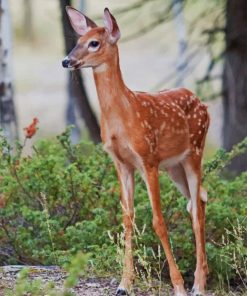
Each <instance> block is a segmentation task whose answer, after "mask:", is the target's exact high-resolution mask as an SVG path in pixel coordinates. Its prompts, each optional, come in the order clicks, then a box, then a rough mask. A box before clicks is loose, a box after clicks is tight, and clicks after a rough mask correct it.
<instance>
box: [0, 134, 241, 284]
mask: <svg viewBox="0 0 247 296" xmlns="http://www.w3.org/2000/svg"><path fill="white" fill-rule="evenodd" d="M69 134H70V129H67V130H66V131H65V132H64V133H63V134H62V135H60V136H58V137H57V139H55V140H42V141H39V142H38V143H37V144H36V145H35V146H34V147H33V149H34V153H33V155H32V156H27V157H23V156H21V153H22V149H23V147H22V145H21V144H20V143H19V144H18V145H17V150H16V151H15V152H13V151H12V148H11V147H10V146H9V144H8V143H7V141H6V140H5V138H4V137H1V140H0V190H1V192H0V193H1V199H2V204H5V206H2V208H1V209H0V264H2V265H4V264H19V263H21V264H45V265H51V264H59V265H62V264H64V263H66V262H68V261H70V259H71V256H73V255H74V254H76V253H77V252H78V251H82V252H84V253H90V254H91V257H90V260H89V263H90V264H89V265H90V266H89V269H90V271H92V272H94V273H95V272H98V273H106V272H108V273H119V272H120V270H121V268H120V265H121V263H120V262H121V260H117V261H116V258H119V256H120V257H121V252H119V249H121V248H122V245H121V239H120V235H119V233H121V232H122V231H123V229H122V226H121V221H122V220H121V208H120V203H119V187H118V182H117V177H116V172H115V169H114V167H113V164H112V162H111V161H110V159H109V158H108V156H107V155H106V154H105V153H104V152H103V150H102V147H101V146H100V145H99V146H94V145H93V144H90V143H79V144H77V145H71V143H70V140H69ZM246 147H247V140H244V141H243V142H242V143H240V144H239V145H238V146H236V147H235V148H234V149H233V151H231V152H230V153H226V152H225V151H223V150H219V151H218V153H217V154H216V155H215V157H214V158H213V159H212V160H210V161H209V162H208V163H206V164H205V169H204V171H205V175H204V186H205V187H206V188H207V189H208V196H209V202H208V205H207V224H206V236H207V237H206V240H207V246H206V247H207V255H208V261H209V269H210V275H209V281H210V282H211V284H214V285H218V286H219V285H220V286H224V285H228V286H231V285H234V286H235V287H236V286H238V287H239V288H241V289H242V288H246V287H245V285H246V282H245V278H246V257H247V256H246V255H247V247H246V241H245V239H246V233H247V232H246V229H247V221H246V213H247V204H246V197H247V173H246V172H245V173H243V174H242V175H240V176H238V177H235V178H231V179H229V178H228V179H227V178H226V177H224V176H222V175H221V174H219V171H220V170H222V168H223V167H224V166H225V164H226V163H228V162H229V161H230V159H232V158H233V157H234V156H235V155H237V154H239V153H242V152H243V151H245V150H246ZM160 184H161V193H162V194H161V195H162V208H163V214H164V217H165V220H166V223H167V225H168V228H169V231H170V240H171V245H172V247H173V251H174V255H175V257H176V260H177V263H178V265H179V267H180V269H181V271H182V272H183V274H184V276H185V277H186V280H187V281H188V282H192V279H193V272H194V269H195V256H194V255H195V248H194V237H193V232H192V229H191V222H190V219H189V215H188V213H187V212H186V204H187V201H186V199H185V198H184V197H183V196H181V195H180V194H179V193H178V191H177V190H176V189H175V187H174V186H173V184H172V183H171V182H170V180H169V178H168V176H167V175H166V174H165V173H162V174H161V175H160ZM135 192H136V194H135V217H136V227H135V229H136V231H135V238H134V242H135V259H136V266H137V269H143V270H144V272H145V268H144V266H142V265H141V264H140V261H139V260H137V258H138V256H140V254H141V255H142V256H145V260H146V261H148V262H149V264H150V266H151V270H152V273H153V275H154V277H155V276H156V275H155V270H156V269H157V264H158V262H157V256H158V250H159V248H158V245H159V241H158V240H157V238H156V237H155V234H154V232H153V230H152V225H151V220H152V213H151V208H150V204H149V201H148V197H147V192H146V189H145V186H144V184H143V182H142V180H141V178H140V176H139V175H138V174H137V175H136V188H135ZM120 259H121V258H120ZM161 260H162V261H165V256H164V254H163V252H162V253H161ZM162 276H164V277H168V267H167V264H166V262H165V264H164V266H163V267H162Z"/></svg>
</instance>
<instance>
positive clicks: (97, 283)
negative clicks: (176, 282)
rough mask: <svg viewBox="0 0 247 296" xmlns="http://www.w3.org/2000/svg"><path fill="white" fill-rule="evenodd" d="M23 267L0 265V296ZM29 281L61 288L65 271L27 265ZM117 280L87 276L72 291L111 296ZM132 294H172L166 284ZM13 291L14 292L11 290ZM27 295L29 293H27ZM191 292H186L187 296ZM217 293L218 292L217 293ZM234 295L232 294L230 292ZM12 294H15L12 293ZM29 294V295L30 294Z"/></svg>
mask: <svg viewBox="0 0 247 296" xmlns="http://www.w3.org/2000/svg"><path fill="white" fill-rule="evenodd" d="M22 268H23V266H20V265H12V266H4V267H0V296H5V293H4V290H5V289H6V288H9V289H13V287H14V285H15V282H16V279H17V277H18V273H19V271H20V270H21V269H22ZM29 270H30V275H29V279H30V281H32V280H35V279H39V280H41V281H42V283H44V285H45V284H47V283H48V282H53V283H54V284H55V286H56V288H58V289H61V288H62V285H63V282H64V280H65V278H66V276H67V275H66V272H65V271H64V270H62V269H61V268H60V267H57V266H29ZM118 284H119V280H118V279H117V278H114V277H105V278H103V277H92V276H91V277H88V278H81V279H80V281H79V283H78V284H77V285H76V287H75V288H74V289H72V292H73V293H74V294H75V295H76V296H113V295H116V290H117V287H118ZM133 292H134V293H133V296H134V295H135V296H159V295H162V296H173V295H174V294H173V292H172V290H170V288H169V287H168V286H167V287H166V288H162V290H161V291H160V293H158V292H152V291H143V290H141V289H140V288H139V287H137V286H136V285H135V287H134V291H133ZM13 293H14V292H13ZM28 295H29V294H28ZM190 295H191V294H190V293H188V296H190ZM214 295H215V294H214V293H211V292H208V293H207V295H206V296H214ZM217 295H219V294H217ZM231 295H234V294H231ZM13 296H15V295H14V294H13ZM30 296H31V295H30Z"/></svg>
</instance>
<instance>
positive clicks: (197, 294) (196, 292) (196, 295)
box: [191, 288, 205, 296]
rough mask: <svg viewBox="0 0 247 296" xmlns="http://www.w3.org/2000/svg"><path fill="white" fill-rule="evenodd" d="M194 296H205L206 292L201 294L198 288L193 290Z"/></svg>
mask: <svg viewBox="0 0 247 296" xmlns="http://www.w3.org/2000/svg"><path fill="white" fill-rule="evenodd" d="M191 292H192V296H204V295H205V294H204V292H200V291H199V289H197V288H192V291H191Z"/></svg>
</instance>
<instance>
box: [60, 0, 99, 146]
mask: <svg viewBox="0 0 247 296" xmlns="http://www.w3.org/2000/svg"><path fill="white" fill-rule="evenodd" d="M67 5H71V0H60V7H61V13H62V25H63V33H64V40H65V51H66V55H68V53H69V52H70V51H71V50H72V49H73V47H74V46H75V44H76V41H77V38H78V37H77V36H76V35H75V33H74V32H73V30H72V29H71V25H70V22H69V19H68V16H67V14H66V11H65V6H67ZM68 94H69V100H70V102H69V108H68V112H67V119H68V121H69V123H73V124H76V122H75V115H74V108H73V106H77V107H78V109H79V111H80V114H81V116H82V118H83V119H84V121H85V124H86V126H87V128H88V131H89V135H90V138H91V139H92V140H93V142H94V143H99V142H100V141H101V138H100V129H99V125H98V122H97V119H96V117H95V115H94V113H93V110H92V108H91V106H90V104H89V99H88V96H87V93H86V90H85V86H84V83H83V78H82V75H81V72H80V70H75V71H73V75H72V76H71V73H69V78H68ZM75 132H76V131H75ZM76 137H78V134H77V135H76V134H74V139H75V140H76Z"/></svg>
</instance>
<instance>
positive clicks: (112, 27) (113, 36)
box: [104, 8, 121, 44]
mask: <svg viewBox="0 0 247 296" xmlns="http://www.w3.org/2000/svg"><path fill="white" fill-rule="evenodd" d="M104 24H105V27H106V29H107V30H108V32H109V36H110V43H112V44H114V43H116V42H117V41H118V39H119V38H120V36H121V33H120V31H119V27H118V24H117V21H116V19H115V17H114V16H113V15H112V14H111V13H110V11H109V9H108V8H105V10H104Z"/></svg>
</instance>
